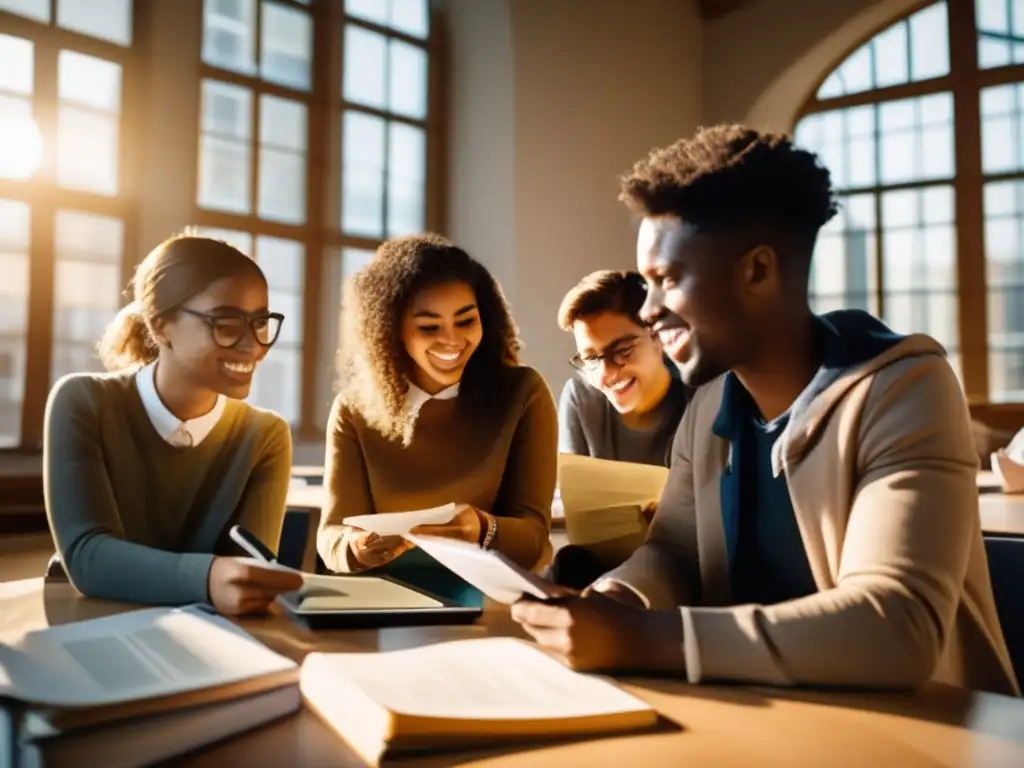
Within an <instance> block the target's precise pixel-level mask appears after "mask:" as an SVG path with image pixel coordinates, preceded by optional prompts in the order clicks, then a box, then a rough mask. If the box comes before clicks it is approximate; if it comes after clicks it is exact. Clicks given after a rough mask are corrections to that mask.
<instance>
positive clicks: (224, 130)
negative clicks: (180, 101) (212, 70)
mask: <svg viewBox="0 0 1024 768" xmlns="http://www.w3.org/2000/svg"><path fill="white" fill-rule="evenodd" d="M202 122H203V131H204V132H205V133H215V134H218V135H219V136H223V137H225V138H233V139H239V140H244V141H248V140H249V138H250V137H251V136H252V91H250V90H249V89H248V88H243V87H241V86H238V85H228V84H227V83H221V82H218V81H216V80H203V108H202Z"/></svg>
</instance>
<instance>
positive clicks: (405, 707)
mask: <svg viewBox="0 0 1024 768" xmlns="http://www.w3.org/2000/svg"><path fill="white" fill-rule="evenodd" d="M332 677H334V678H344V679H346V680H348V681H349V682H350V683H352V684H354V685H356V686H357V687H359V688H360V689H361V690H362V691H363V692H364V693H366V694H367V695H368V696H369V697H370V698H371V699H373V700H374V701H376V702H377V703H378V704H380V705H381V706H382V707H384V708H386V709H388V710H390V711H392V712H398V713H402V714H407V715H418V716H421V717H443V718H456V719H468V720H479V719H501V720H517V719H518V720H540V719H543V720H550V719H558V718H571V717H593V716H598V715H609V714H617V713H624V712H639V711H647V710H650V709H651V707H650V706H649V705H648V704H646V703H645V702H643V701H641V700H640V699H638V698H636V697H635V696H633V695H632V694H629V693H627V692H626V691H624V690H622V689H621V688H619V687H617V686H616V685H614V684H612V683H610V682H608V681H606V680H602V679H600V678H597V677H591V676H588V675H582V674H579V673H577V672H573V671H572V670H571V669H569V668H568V667H565V666H563V665H562V664H560V663H559V662H558V661H556V660H555V659H553V658H551V657H550V656H548V655H547V654H545V653H544V652H543V651H541V650H539V649H538V648H536V647H535V646H533V645H530V644H528V643H525V642H523V641H521V640H515V639H512V638H504V637H495V638H484V639H480V640H459V641H456V642H449V643H440V644H437V645H428V646H423V647H420V648H413V649H409V650H402V651H389V652H386V653H358V654H357V653H312V654H310V655H309V656H307V657H306V661H305V662H304V663H303V668H302V678H301V680H302V681H305V680H307V678H314V679H317V680H321V681H324V680H330V679H331V678H332ZM300 685H302V687H303V693H305V694H307V695H308V693H309V692H312V691H313V689H314V688H316V689H319V690H324V691H327V690H330V687H329V686H323V685H322V684H321V685H320V686H314V685H310V686H309V691H307V689H306V686H305V685H304V682H303V683H300ZM314 695H315V693H314ZM313 703H314V705H315V704H316V702H313Z"/></svg>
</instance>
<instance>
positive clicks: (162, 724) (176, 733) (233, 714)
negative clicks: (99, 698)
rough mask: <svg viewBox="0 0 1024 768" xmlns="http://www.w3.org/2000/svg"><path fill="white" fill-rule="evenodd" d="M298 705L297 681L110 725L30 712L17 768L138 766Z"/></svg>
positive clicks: (289, 711) (296, 708)
mask: <svg viewBox="0 0 1024 768" xmlns="http://www.w3.org/2000/svg"><path fill="white" fill-rule="evenodd" d="M301 707H302V697H301V696H300V694H299V688H298V685H286V686H283V687H280V688H274V689H272V690H269V691H263V692H260V693H253V694H250V695H248V696H243V697H241V698H237V699H231V700H229V701H221V702H216V703H213V704H204V705H201V706H198V707H192V708H189V709H185V710H176V711H172V712H164V713H162V714H158V715H152V716H149V717H133V718H129V719H128V720H119V721H117V722H114V723H107V724H103V725H98V726H93V727H91V728H77V729H73V730H71V731H68V732H61V731H58V730H56V729H54V728H53V727H52V726H51V725H50V724H49V723H46V722H43V721H40V720H38V719H37V718H36V716H35V715H34V714H33V713H29V715H28V716H27V717H26V718H25V722H24V724H23V726H22V729H21V733H20V735H19V742H18V745H17V750H18V752H17V755H18V759H19V762H18V763H17V765H18V766H19V768H79V766H91V765H96V766H103V768H142V767H143V766H150V765H157V764H159V763H162V762H164V761H167V760H170V759H172V758H176V757H180V756H182V755H185V754H187V753H189V752H193V751H195V750H198V749H202V748H203V747H207V746H210V745H211V744H216V743H217V742H220V741H223V740H225V739H229V738H232V737H234V736H237V735H239V734H242V733H245V732H246V731H251V730H254V729H256V728H259V727H261V726H263V725H266V724H268V723H271V722H273V721H275V720H279V719H281V718H283V717H287V716H289V715H293V714H295V713H296V712H298V711H299V709H301Z"/></svg>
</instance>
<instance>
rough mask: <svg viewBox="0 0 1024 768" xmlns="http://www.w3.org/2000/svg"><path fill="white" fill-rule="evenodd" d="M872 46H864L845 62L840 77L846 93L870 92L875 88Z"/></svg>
mask: <svg viewBox="0 0 1024 768" xmlns="http://www.w3.org/2000/svg"><path fill="white" fill-rule="evenodd" d="M871 69H872V67H871V45H870V44H866V45H862V46H861V47H860V48H858V49H857V50H856V51H854V52H853V53H852V54H850V57H849V58H848V59H847V60H846V61H844V62H843V64H842V66H841V67H840V71H839V76H840V78H841V79H842V81H843V91H844V92H845V93H858V92H859V91H869V90H871V88H872V87H873V86H874V78H873V77H872V71H871Z"/></svg>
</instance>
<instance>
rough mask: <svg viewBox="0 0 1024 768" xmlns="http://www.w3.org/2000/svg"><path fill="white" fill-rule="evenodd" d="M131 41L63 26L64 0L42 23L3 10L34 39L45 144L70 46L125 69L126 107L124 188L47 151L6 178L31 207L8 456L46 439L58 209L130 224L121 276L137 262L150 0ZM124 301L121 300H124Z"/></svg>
mask: <svg viewBox="0 0 1024 768" xmlns="http://www.w3.org/2000/svg"><path fill="white" fill-rule="evenodd" d="M130 3H131V10H132V20H131V32H132V41H131V44H130V45H127V46H125V45H121V44H119V43H114V42H111V41H107V40H102V39H99V38H95V37H90V36H88V35H85V34H83V33H80V32H75V31H73V30H70V29H65V28H63V27H59V26H57V6H58V0H50V21H49V22H41V21H36V20H34V19H29V18H26V17H24V16H19V15H16V14H14V13H11V12H9V11H3V10H0V30H2V32H3V34H5V35H11V36H13V37H19V38H24V39H26V40H29V41H30V42H31V43H32V45H33V89H32V96H31V100H32V110H33V119H34V120H35V122H36V124H37V126H38V128H39V131H40V133H41V135H42V139H43V146H44V147H46V148H55V147H56V146H57V142H56V139H57V116H58V113H59V110H60V106H61V102H60V99H59V97H58V94H59V83H58V68H59V57H60V51H61V50H71V51H75V52H77V53H81V54H84V55H86V56H91V57H95V58H99V59H104V60H106V61H111V62H114V63H117V64H118V65H119V66H120V67H121V108H120V113H119V120H118V148H117V150H118V151H117V160H118V191H117V194H116V195H112V196H106V195H104V194H102V193H94V192H87V191H83V190H75V189H69V188H64V187H61V186H59V185H58V183H57V178H56V165H55V162H54V160H53V157H54V155H55V152H54V151H49V152H47V153H45V154H44V157H43V162H42V165H41V166H40V169H39V170H38V172H37V173H35V174H34V175H33V176H32V177H30V178H28V179H26V180H14V179H0V198H2V199H7V200H14V201H18V202H24V203H27V204H28V205H29V209H30V219H29V284H28V318H27V327H26V332H25V344H26V360H25V377H24V397H23V399H22V401H21V427H20V437H19V444H18V445H17V446H14V447H4V448H0V455H2V454H22V453H29V454H36V453H38V452H39V451H40V450H41V448H42V444H43V419H44V415H45V411H46V401H47V398H48V396H49V392H50V388H51V381H50V376H51V371H52V363H53V352H54V348H55V339H54V335H53V334H54V317H53V313H54V305H55V289H56V285H55V277H56V264H57V253H56V249H55V245H56V243H55V240H56V222H57V213H58V211H61V210H70V211H75V212H81V213H86V214H95V215H99V216H109V217H111V218H117V219H120V220H121V221H122V222H123V225H124V230H123V242H122V255H121V264H120V266H121V274H122V277H123V278H124V280H123V282H125V283H126V282H127V279H128V276H130V275H131V273H132V270H133V269H134V266H135V262H136V254H135V243H136V241H137V238H138V197H137V196H138V187H137V184H138V180H137V178H136V175H135V174H134V173H132V170H131V169H133V168H135V167H136V165H137V158H138V156H139V149H140V143H139V132H138V131H137V130H127V129H126V126H132V125H139V124H140V123H141V112H142V105H143V104H144V103H145V97H146V91H145V71H144V69H143V66H144V65H143V59H142V56H141V53H140V51H141V49H142V45H141V35H142V30H144V29H145V28H146V3H140V2H136V0H130ZM124 302H125V299H123V298H122V300H121V304H120V305H119V308H120V306H123V304H124Z"/></svg>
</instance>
